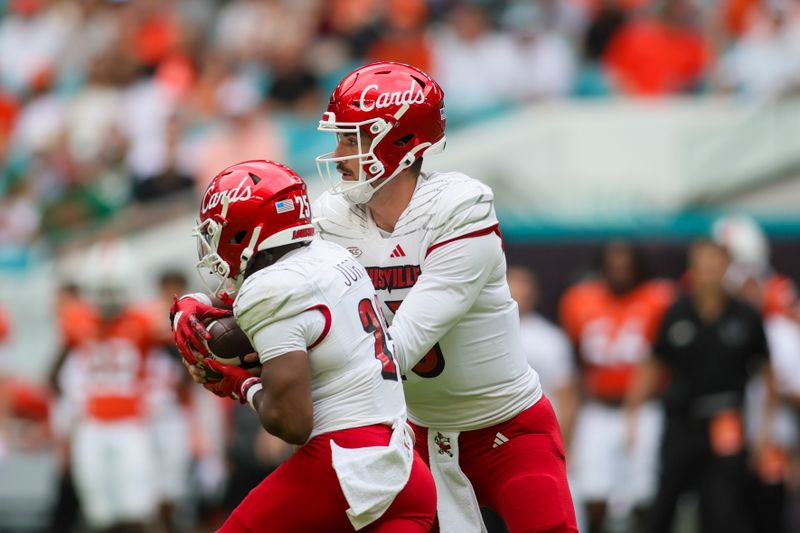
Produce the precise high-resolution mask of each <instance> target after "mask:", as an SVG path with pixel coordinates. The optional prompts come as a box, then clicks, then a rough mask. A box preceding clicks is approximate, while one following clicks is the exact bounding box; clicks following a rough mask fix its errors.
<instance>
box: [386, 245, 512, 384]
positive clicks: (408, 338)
mask: <svg viewBox="0 0 800 533" xmlns="http://www.w3.org/2000/svg"><path fill="white" fill-rule="evenodd" d="M502 260H503V251H502V247H501V241H500V238H499V237H498V236H497V235H496V234H489V235H483V236H479V237H468V238H463V239H459V240H455V241H452V242H448V243H447V244H444V245H443V246H440V247H437V248H436V249H435V250H433V251H432V252H431V253H430V255H428V257H427V258H426V259H425V262H424V263H423V265H422V274H421V275H420V277H419V280H418V281H417V283H416V285H414V287H413V288H412V289H411V292H410V293H409V294H408V296H406V298H405V299H404V300H403V303H402V304H401V305H400V308H399V309H398V310H397V313H396V314H395V316H394V320H393V321H392V326H391V327H390V328H389V334H390V335H391V337H392V339H393V340H394V347H395V355H396V356H397V359H398V360H399V362H400V367H401V370H402V372H403V373H405V372H406V371H408V370H409V369H410V368H412V367H413V366H414V365H415V364H417V362H419V360H420V359H422V357H423V356H424V355H425V354H426V353H427V352H428V350H430V349H431V348H432V347H433V345H434V344H436V343H437V342H438V341H439V340H440V339H441V338H442V337H443V336H444V335H445V334H446V333H447V332H448V331H449V330H450V328H452V327H453V326H454V325H455V324H456V323H457V322H458V321H459V320H460V319H461V317H462V316H464V314H465V313H466V312H467V311H468V310H469V309H470V308H471V307H472V305H473V304H474V303H475V299H476V298H477V297H478V294H479V293H480V292H481V290H482V289H483V287H484V286H485V285H486V282H487V280H488V279H489V277H490V276H491V275H492V273H493V272H494V271H495V269H496V268H498V266H500V264H501V263H502Z"/></svg>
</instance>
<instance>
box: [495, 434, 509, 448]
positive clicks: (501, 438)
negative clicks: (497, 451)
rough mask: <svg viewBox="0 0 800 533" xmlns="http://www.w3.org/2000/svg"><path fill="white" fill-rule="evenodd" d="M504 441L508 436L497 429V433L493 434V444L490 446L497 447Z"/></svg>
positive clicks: (506, 440)
mask: <svg viewBox="0 0 800 533" xmlns="http://www.w3.org/2000/svg"><path fill="white" fill-rule="evenodd" d="M506 442H508V437H506V436H505V435H503V434H502V433H500V432H499V431H498V432H497V435H495V436H494V446H492V448H497V447H498V446H501V445H503V444H505V443H506Z"/></svg>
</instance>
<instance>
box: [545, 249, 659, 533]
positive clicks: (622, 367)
mask: <svg viewBox="0 0 800 533" xmlns="http://www.w3.org/2000/svg"><path fill="white" fill-rule="evenodd" d="M671 298H672V288H671V285H670V284H669V283H668V282H664V281H656V280H650V279H649V274H648V271H647V268H646V266H645V264H644V258H643V255H642V251H641V249H640V248H638V247H637V246H635V245H634V244H633V243H631V242H629V241H611V242H609V243H607V244H605V245H604V246H603V248H602V250H601V252H600V260H599V277H598V279H594V280H588V281H583V282H580V283H578V284H576V285H574V286H572V287H570V288H569V289H567V291H566V292H565V293H564V295H563V297H562V298H561V304H560V308H559V312H560V316H561V324H562V325H563V327H564V330H565V331H566V332H567V334H568V335H569V336H570V338H571V339H572V342H573V343H574V345H575V350H576V352H577V354H578V357H579V361H580V379H581V392H582V393H583V397H584V402H583V403H582V405H581V407H580V410H579V414H578V418H577V422H576V427H575V430H574V436H573V443H572V450H571V453H572V455H571V459H572V465H571V467H572V472H573V480H574V484H575V488H576V491H577V493H578V495H579V496H578V497H579V498H581V499H582V500H583V502H584V504H585V506H586V515H587V521H588V528H587V530H588V531H589V532H591V533H594V532H600V531H603V528H604V524H605V521H606V517H607V516H608V515H609V514H611V515H613V516H614V518H617V519H620V518H625V517H626V515H627V514H628V513H632V516H631V517H630V518H631V519H632V520H633V522H632V525H631V530H632V531H643V530H644V529H643V525H642V520H643V515H644V512H645V510H646V508H647V505H648V504H649V503H650V500H651V499H652V497H653V494H654V490H655V476H656V471H657V450H658V439H659V435H660V432H661V424H662V421H661V420H662V414H661V410H660V408H659V407H658V406H657V405H655V404H654V403H648V404H647V405H646V406H643V408H642V409H641V411H640V413H639V416H638V419H637V437H638V438H637V439H636V440H635V441H633V442H629V440H628V438H627V437H628V435H627V432H626V424H625V421H626V419H625V416H624V411H623V408H622V406H623V402H624V399H625V397H626V395H627V394H628V391H629V390H630V388H631V386H632V385H633V376H634V370H635V368H636V365H637V364H638V363H639V362H640V361H642V360H643V359H645V358H646V357H647V356H648V355H649V354H650V349H651V346H652V343H653V340H654V339H655V333H656V331H657V330H658V326H659V323H660V320H661V316H662V314H663V312H664V310H665V309H666V308H667V306H668V305H669V303H670V302H671Z"/></svg>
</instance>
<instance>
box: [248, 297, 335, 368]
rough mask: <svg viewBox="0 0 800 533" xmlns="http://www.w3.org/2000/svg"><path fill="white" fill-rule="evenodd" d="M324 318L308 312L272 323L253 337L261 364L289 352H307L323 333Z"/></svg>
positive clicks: (315, 311) (312, 311) (316, 313)
mask: <svg viewBox="0 0 800 533" xmlns="http://www.w3.org/2000/svg"><path fill="white" fill-rule="evenodd" d="M325 325H326V321H325V317H324V316H323V315H322V313H320V312H319V311H317V310H309V311H304V312H302V313H300V314H299V315H294V316H291V317H289V318H284V319H282V320H278V321H277V322H272V323H270V324H268V325H266V326H264V327H263V328H261V329H259V330H258V331H257V332H256V333H255V335H253V337H252V340H253V348H255V350H256V352H257V353H258V358H259V360H260V361H261V362H262V363H266V362H267V361H269V360H270V359H274V358H276V357H280V356H281V355H284V354H287V353H289V352H296V351H303V352H307V351H308V349H309V348H308V347H309V346H311V345H313V344H314V343H315V342H317V340H318V339H319V338H320V337H321V336H322V335H323V332H324V331H325Z"/></svg>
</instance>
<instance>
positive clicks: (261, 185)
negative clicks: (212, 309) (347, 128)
mask: <svg viewBox="0 0 800 533" xmlns="http://www.w3.org/2000/svg"><path fill="white" fill-rule="evenodd" d="M310 205H311V204H310V202H309V201H308V196H307V195H306V184H305V182H304V181H303V180H302V179H301V178H300V176H298V175H297V173H295V172H294V171H293V170H292V169H290V168H288V167H285V166H283V165H281V164H280V163H275V162H272V161H245V162H243V163H239V164H236V165H233V166H230V167H228V168H226V169H225V170H223V171H222V172H220V173H219V174H217V176H216V177H215V178H214V179H213V180H211V183H210V184H209V185H208V188H207V189H206V192H205V194H204V195H203V201H202V203H201V204H200V219H199V221H198V223H197V226H196V227H195V228H194V230H193V232H192V234H193V235H194V236H195V237H197V243H198V255H199V257H200V261H199V262H198V264H197V267H198V269H200V268H207V269H209V270H210V271H211V272H212V273H213V274H214V275H216V276H217V278H219V280H220V283H219V285H218V286H217V288H216V289H215V290H214V291H213V293H214V294H217V293H218V292H219V291H220V289H222V288H223V286H224V285H225V284H226V283H227V282H228V281H229V280H230V281H232V282H233V286H234V288H236V289H238V287H239V286H240V285H241V283H242V281H243V279H244V278H243V274H244V270H245V268H246V266H247V263H248V261H250V258H252V257H253V255H255V254H256V253H257V252H260V251H261V250H268V249H270V248H276V247H278V246H283V245H286V244H291V243H296V242H304V241H310V240H311V239H312V238H313V237H314V226H312V225H311V207H310ZM209 289H210V288H209Z"/></svg>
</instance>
